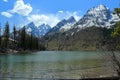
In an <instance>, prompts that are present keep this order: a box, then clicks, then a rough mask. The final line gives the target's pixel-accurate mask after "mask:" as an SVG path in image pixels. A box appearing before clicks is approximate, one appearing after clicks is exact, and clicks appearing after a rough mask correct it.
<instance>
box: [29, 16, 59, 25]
mask: <svg viewBox="0 0 120 80" xmlns="http://www.w3.org/2000/svg"><path fill="white" fill-rule="evenodd" d="M27 19H28V21H29V22H34V23H35V25H36V26H39V25H41V24H43V23H45V24H49V25H50V26H54V25H55V24H56V23H58V22H59V19H58V18H57V17H55V16H54V15H45V14H41V15H40V14H34V15H31V16H28V17H27Z"/></svg>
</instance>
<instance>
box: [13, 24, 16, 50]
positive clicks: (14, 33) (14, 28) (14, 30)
mask: <svg viewBox="0 0 120 80" xmlns="http://www.w3.org/2000/svg"><path fill="white" fill-rule="evenodd" d="M16 34H17V31H16V27H15V26H14V27H13V35H14V49H15V47H16V46H15V40H16Z"/></svg>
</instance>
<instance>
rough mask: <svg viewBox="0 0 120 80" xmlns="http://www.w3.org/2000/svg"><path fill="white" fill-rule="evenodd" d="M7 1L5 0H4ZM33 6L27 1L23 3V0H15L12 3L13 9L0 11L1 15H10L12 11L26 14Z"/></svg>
mask: <svg viewBox="0 0 120 80" xmlns="http://www.w3.org/2000/svg"><path fill="white" fill-rule="evenodd" d="M4 1H7V0H4ZM32 10H33V8H32V7H31V5H30V4H29V3H27V4H25V3H24V1H23V0H17V1H16V2H15V4H14V7H13V9H11V10H7V11H6V12H5V11H4V12H2V13H1V15H4V16H6V17H9V18H10V17H12V15H13V14H14V13H17V14H19V15H22V16H28V15H29V14H30V13H31V12H32Z"/></svg>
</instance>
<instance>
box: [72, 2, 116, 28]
mask: <svg viewBox="0 0 120 80" xmlns="http://www.w3.org/2000/svg"><path fill="white" fill-rule="evenodd" d="M113 18H115V19H117V18H116V17H114V15H112V13H111V11H110V9H109V8H107V7H106V6H105V5H102V4H100V5H98V6H96V7H93V8H91V9H89V10H88V11H87V13H86V14H85V15H84V16H83V17H82V18H81V19H80V20H79V21H78V22H77V23H76V24H75V25H74V26H76V27H91V26H97V27H106V26H111V25H113V24H114V20H115V19H114V20H113ZM111 21H112V22H111Z"/></svg>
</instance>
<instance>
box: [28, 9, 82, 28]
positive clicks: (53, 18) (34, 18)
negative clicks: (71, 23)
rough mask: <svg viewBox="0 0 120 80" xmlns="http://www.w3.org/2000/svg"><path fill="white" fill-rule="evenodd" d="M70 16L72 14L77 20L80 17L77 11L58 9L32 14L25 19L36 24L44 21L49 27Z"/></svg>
mask: <svg viewBox="0 0 120 80" xmlns="http://www.w3.org/2000/svg"><path fill="white" fill-rule="evenodd" d="M71 16H74V18H75V19H76V20H77V21H78V20H79V19H80V16H79V11H75V12H69V11H65V12H64V11H58V12H57V13H55V14H33V15H30V16H28V17H27V20H28V22H34V23H35V25H36V26H39V25H41V24H43V23H45V24H49V25H50V26H51V27H54V26H55V25H56V24H57V23H58V22H59V21H61V20H62V19H68V18H69V17H71Z"/></svg>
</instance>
